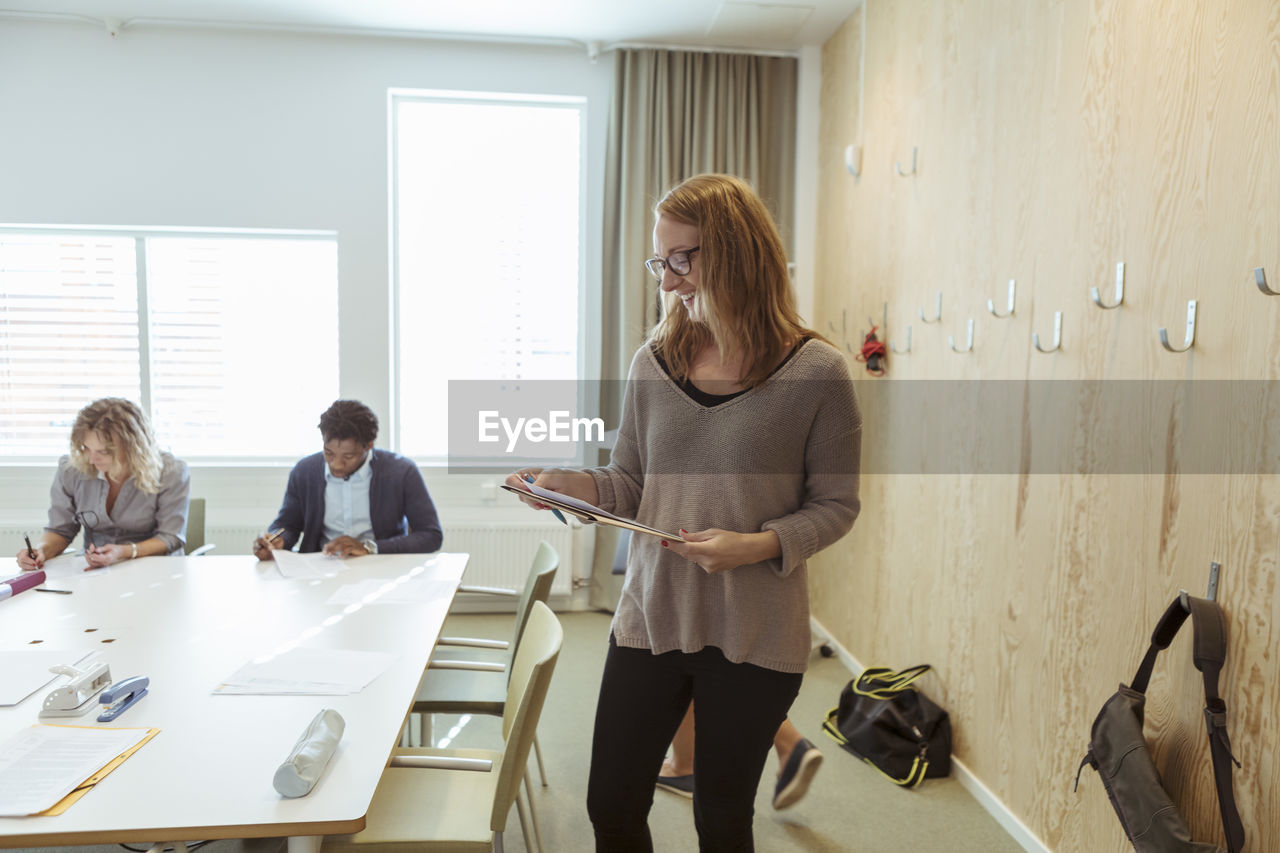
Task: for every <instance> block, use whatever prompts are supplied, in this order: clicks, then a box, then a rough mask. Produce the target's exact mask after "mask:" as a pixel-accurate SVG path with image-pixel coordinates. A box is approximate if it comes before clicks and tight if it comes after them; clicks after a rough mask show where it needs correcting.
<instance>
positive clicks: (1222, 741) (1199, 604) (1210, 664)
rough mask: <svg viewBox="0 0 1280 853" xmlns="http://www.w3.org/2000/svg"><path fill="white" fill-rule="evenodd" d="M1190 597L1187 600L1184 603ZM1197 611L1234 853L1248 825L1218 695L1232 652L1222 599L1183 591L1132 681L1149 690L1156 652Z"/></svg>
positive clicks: (1221, 803) (1210, 723)
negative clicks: (1240, 805) (1233, 776)
mask: <svg viewBox="0 0 1280 853" xmlns="http://www.w3.org/2000/svg"><path fill="white" fill-rule="evenodd" d="M1184 602H1185V603H1184ZM1188 616H1190V617H1191V625H1192V629H1193V631H1194V634H1195V635H1194V637H1193V639H1192V647H1193V650H1192V660H1193V662H1194V663H1195V666H1196V669H1198V670H1200V673H1201V674H1202V675H1203V677H1204V701H1205V708H1204V720H1205V725H1206V727H1207V728H1208V730H1209V753H1210V755H1211V757H1212V759H1213V783H1214V787H1215V788H1216V789H1217V794H1218V811H1219V812H1220V813H1221V815H1222V828H1223V830H1225V832H1226V836H1227V849H1228V851H1229V853H1240V851H1241V850H1243V849H1244V825H1243V824H1242V823H1241V822H1240V813H1239V811H1238V810H1237V809H1236V796H1235V791H1234V789H1233V788H1232V785H1231V764H1232V762H1235V764H1236V765H1237V766H1239V764H1240V762H1239V761H1236V759H1235V756H1233V755H1232V754H1231V741H1230V739H1229V738H1228V737H1227V705H1226V703H1225V702H1223V701H1222V697H1221V696H1219V695H1218V678H1219V676H1220V675H1221V674H1222V664H1223V663H1224V662H1225V661H1226V658H1227V624H1226V620H1225V619H1224V618H1223V616H1222V609H1221V608H1220V607H1218V604H1217V602H1215V601H1210V600H1209V599H1207V598H1196V597H1195V596H1191V595H1185V594H1183V595H1179V596H1178V597H1177V598H1175V599H1174V600H1173V601H1172V602H1170V603H1169V606H1168V607H1167V608H1166V609H1165V611H1164V615H1163V616H1161V617H1160V621H1159V622H1158V623H1156V628H1155V630H1154V631H1152V632H1151V645H1150V646H1149V647H1148V648H1147V653H1146V655H1144V656H1143V658H1142V663H1141V664H1139V665H1138V671H1137V673H1136V674H1135V675H1134V676H1133V683H1132V684H1131V685H1130V687H1131V688H1132V689H1133V690H1136V691H1137V692H1139V693H1146V692H1147V684H1148V683H1149V682H1150V680H1151V671H1152V669H1153V668H1154V667H1155V663H1156V657H1157V656H1158V655H1159V654H1160V652H1161V651H1163V650H1164V649H1167V648H1169V644H1170V643H1172V642H1173V638H1174V637H1176V636H1177V634H1178V629H1179V628H1181V627H1182V624H1183V623H1184V622H1186V621H1187V617H1188Z"/></svg>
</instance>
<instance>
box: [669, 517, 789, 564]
mask: <svg viewBox="0 0 1280 853" xmlns="http://www.w3.org/2000/svg"><path fill="white" fill-rule="evenodd" d="M680 535H681V536H682V537H683V538H684V540H685V541H684V542H676V541H675V540H668V539H663V540H662V547H664V548H670V549H671V550H672V551H675V552H676V553H677V554H679V555H680V556H681V557H684V558H685V559H686V560H690V561H692V562H694V563H697V564H698V566H699V567H701V568H702V570H703V571H705V572H711V573H714V572H727V571H729V570H730V569H736V568H738V566H749V565H751V564H752V563H762V562H764V561H765V560H770V559H773V558H774V557H780V556H782V544H781V543H780V542H779V541H778V534H776V533H774V532H773V531H772V530H765V531H763V532H761V533H734V532H733V531H732V530H720V529H719V528H715V527H709V528H707V529H706V530H700V531H698V532H697V533H689V532H687V531H685V530H683V529H682V530H681V531H680Z"/></svg>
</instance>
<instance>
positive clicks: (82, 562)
mask: <svg viewBox="0 0 1280 853" xmlns="http://www.w3.org/2000/svg"><path fill="white" fill-rule="evenodd" d="M88 567H89V561H88V560H86V559H85V558H84V554H79V553H76V554H71V553H62V554H59V555H58V556H56V557H54V558H53V559H51V560H45V561H44V574H45V577H46V578H48V579H50V580H52V579H54V578H65V577H78V576H79V575H80V574H81V573H83V572H84V570H85V569H87V568H88Z"/></svg>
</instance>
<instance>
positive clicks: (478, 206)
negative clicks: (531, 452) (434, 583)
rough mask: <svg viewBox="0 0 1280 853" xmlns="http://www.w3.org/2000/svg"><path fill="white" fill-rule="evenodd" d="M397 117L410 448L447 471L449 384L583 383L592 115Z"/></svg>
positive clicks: (431, 110)
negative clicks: (585, 145)
mask: <svg viewBox="0 0 1280 853" xmlns="http://www.w3.org/2000/svg"><path fill="white" fill-rule="evenodd" d="M391 108H392V111H393V124H394V134H395V137H394V141H395V148H394V171H393V183H392V193H393V202H394V216H395V221H394V229H393V235H394V241H395V244H394V245H395V259H396V270H397V281H396V285H397V287H396V297H397V300H396V301H397V308H398V311H397V324H398V335H397V353H398V370H397V385H398V388H397V389H396V390H397V401H398V412H399V423H400V448H401V451H402V452H404V453H407V454H410V455H413V456H417V457H426V458H433V459H440V458H443V457H445V456H446V455H447V452H448V448H447V439H448V434H447V423H446V411H445V409H446V405H447V394H448V381H449V380H450V379H454V380H458V379H487V380H493V379H569V380H574V379H577V378H578V365H579V353H578V341H579V329H578V319H579V316H578V315H579V293H580V290H581V280H582V264H581V232H582V222H581V211H582V207H583V202H582V198H583V196H582V177H581V174H582V116H583V109H584V105H583V103H582V102H581V101H580V100H577V99H553V98H548V99H545V100H538V99H532V98H530V99H523V98H522V99H513V98H507V99H503V98H493V99H486V98H481V97H448V96H427V95H400V96H396V97H394V98H393V100H392V107H391Z"/></svg>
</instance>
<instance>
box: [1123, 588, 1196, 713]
mask: <svg viewBox="0 0 1280 853" xmlns="http://www.w3.org/2000/svg"><path fill="white" fill-rule="evenodd" d="M1190 615H1191V614H1190V613H1189V612H1188V611H1187V609H1186V608H1185V607H1183V606H1182V597H1181V596H1179V597H1178V598H1175V599H1174V600H1173V602H1172V603H1170V605H1169V606H1168V607H1167V608H1165V611H1164V615H1163V616H1161V617H1160V621H1159V622H1157V623H1156V629H1155V630H1154V631H1152V632H1151V645H1150V646H1149V647H1148V648H1147V653H1146V655H1145V656H1144V657H1143V658H1142V663H1141V664H1139V665H1138V672H1137V674H1136V675H1134V676H1133V681H1132V682H1131V683H1130V684H1129V687H1130V688H1132V689H1134V690H1136V691H1138V692H1139V693H1146V692H1147V682H1149V681H1150V680H1151V670H1152V668H1154V667H1155V665H1156V655H1158V654H1160V652H1162V651H1163V650H1165V649H1167V648H1169V644H1170V643H1172V642H1173V638H1174V637H1176V636H1177V635H1178V629H1179V628H1181V627H1182V623H1183V622H1186V621H1187V617H1188V616H1190Z"/></svg>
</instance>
